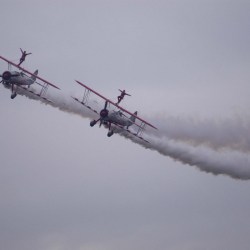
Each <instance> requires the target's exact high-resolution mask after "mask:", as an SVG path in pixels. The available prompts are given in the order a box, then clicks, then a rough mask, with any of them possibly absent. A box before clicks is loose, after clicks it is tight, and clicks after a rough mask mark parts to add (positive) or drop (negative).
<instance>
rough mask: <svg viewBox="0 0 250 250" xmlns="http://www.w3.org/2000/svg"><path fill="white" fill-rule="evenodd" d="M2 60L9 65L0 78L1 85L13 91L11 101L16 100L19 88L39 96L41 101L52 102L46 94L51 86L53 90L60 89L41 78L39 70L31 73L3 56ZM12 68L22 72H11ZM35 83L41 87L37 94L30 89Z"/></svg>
mask: <svg viewBox="0 0 250 250" xmlns="http://www.w3.org/2000/svg"><path fill="white" fill-rule="evenodd" d="M0 59H2V60H3V61H5V62H7V63H8V70H6V71H4V72H3V73H2V74H1V75H0V77H1V78H2V80H1V81H0V83H2V84H3V85H4V86H5V87H6V88H10V89H11V99H14V98H15V97H16V95H17V90H18V88H20V89H22V90H24V91H28V92H30V93H32V94H34V95H36V96H38V97H39V98H41V99H44V100H46V101H48V102H51V101H50V100H49V99H47V98H46V92H47V90H48V87H49V86H51V87H53V88H56V89H60V88H58V87H57V86H55V85H54V84H52V83H50V82H48V81H46V80H44V79H43V78H41V77H39V76H38V70H36V71H35V72H34V73H31V72H29V71H28V70H26V69H24V68H22V67H20V66H18V65H17V64H15V63H13V62H11V61H9V60H8V59H6V58H4V57H2V56H0ZM11 66H14V67H15V68H17V69H18V70H20V71H17V70H11ZM37 79H39V80H40V82H38V81H37ZM34 83H36V84H37V85H38V86H39V89H38V90H37V91H36V92H35V91H34V90H31V89H30V88H29V87H30V85H32V84H34Z"/></svg>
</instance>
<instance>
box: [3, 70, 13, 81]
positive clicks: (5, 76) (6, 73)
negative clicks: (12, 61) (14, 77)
mask: <svg viewBox="0 0 250 250" xmlns="http://www.w3.org/2000/svg"><path fill="white" fill-rule="evenodd" d="M2 78H3V80H4V81H9V80H10V78H11V73H10V72H9V71H5V72H3V74H2Z"/></svg>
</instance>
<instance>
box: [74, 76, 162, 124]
mask: <svg viewBox="0 0 250 250" xmlns="http://www.w3.org/2000/svg"><path fill="white" fill-rule="evenodd" d="M76 82H77V83H78V84H80V85H81V86H83V87H84V88H86V89H87V90H89V91H91V92H92V93H94V94H96V95H97V96H99V97H101V98H102V99H104V100H105V101H107V102H109V103H111V104H112V105H114V106H116V107H117V108H119V109H120V110H122V111H124V112H125V113H127V114H129V115H131V116H133V117H135V118H136V119H138V120H139V121H141V123H142V124H141V125H138V124H136V125H137V126H139V127H143V128H144V127H145V125H148V126H149V127H152V128H154V129H157V128H156V127H155V126H153V125H152V124H150V123H148V122H147V121H145V120H143V119H142V118H140V117H138V116H137V115H135V114H133V113H131V112H130V111H128V110H126V109H124V108H123V107H121V106H119V105H117V104H116V103H114V102H113V101H111V100H110V99H107V98H106V97H104V96H103V95H101V94H99V93H98V92H96V91H95V90H93V89H91V88H90V87H88V86H86V85H85V84H83V83H82V82H79V81H77V80H76Z"/></svg>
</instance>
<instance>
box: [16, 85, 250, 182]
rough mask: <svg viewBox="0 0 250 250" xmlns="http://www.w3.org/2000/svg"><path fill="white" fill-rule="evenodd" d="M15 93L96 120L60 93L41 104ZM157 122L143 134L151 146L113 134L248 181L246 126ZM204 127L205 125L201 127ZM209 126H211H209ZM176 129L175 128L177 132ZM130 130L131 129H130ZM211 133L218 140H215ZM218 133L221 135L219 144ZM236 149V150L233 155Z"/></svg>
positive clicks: (249, 162)
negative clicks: (154, 126) (154, 129)
mask: <svg viewBox="0 0 250 250" xmlns="http://www.w3.org/2000/svg"><path fill="white" fill-rule="evenodd" d="M31 88H32V90H33V91H36V89H35V87H33V86H31ZM18 93H19V94H20V95H25V96H27V97H28V98H31V99H35V100H39V101H41V102H43V103H45V104H48V105H51V106H53V107H56V108H58V109H60V110H62V111H65V112H69V113H73V114H77V115H80V116H82V117H84V118H90V119H93V118H96V117H95V114H94V113H93V112H91V111H90V110H88V109H87V108H84V107H83V106H82V105H80V104H79V103H77V102H75V101H74V100H73V99H72V98H71V97H70V96H69V95H66V94H64V93H63V92H62V91H57V90H50V91H48V92H47V94H46V97H47V98H48V99H50V100H51V101H52V103H50V102H47V101H46V100H40V98H38V97H36V96H35V95H33V94H31V93H27V92H26V91H23V90H22V89H18ZM91 105H96V108H97V109H100V107H99V108H98V104H97V103H96V102H94V101H93V100H92V101H91ZM156 121H158V124H156V125H157V126H158V128H159V131H153V130H150V129H149V130H148V131H146V133H145V134H144V137H145V139H146V140H148V141H150V143H146V142H144V141H142V140H140V139H138V138H136V137H134V136H132V135H131V134H129V133H128V132H126V131H124V130H120V129H117V130H116V133H118V134H120V135H121V136H123V137H125V138H127V139H130V140H131V141H133V142H134V143H137V144H140V145H141V146H143V147H144V148H147V149H151V150H155V151H157V152H159V153H160V154H162V155H165V156H169V157H171V158H173V159H174V160H177V161H180V162H182V163H184V164H188V165H191V166H196V167H198V168H199V169H200V170H202V171H205V172H209V173H212V174H215V175H218V174H224V175H228V176H230V177H232V178H236V179H242V180H248V179H250V156H249V155H248V154H247V152H248V151H249V138H248V137H247V139H246V140H244V136H243V135H245V133H246V132H247V127H246V124H244V123H243V124H241V123H239V121H237V122H236V123H234V122H233V120H230V121H231V122H232V124H230V122H228V121H227V122H225V123H220V125H219V126H218V125H216V123H212V122H211V121H206V123H205V122H203V123H194V122H193V121H189V122H186V123H185V122H182V121H181V120H180V118H176V119H173V117H171V118H169V119H165V120H160V119H156ZM178 124H179V127H178ZM180 124H182V125H180ZM197 124H198V125H197ZM204 124H208V125H207V126H203V125H204ZM211 124H214V125H213V126H212V125H211ZM239 124H241V126H239V127H240V128H241V129H242V131H244V133H243V132H242V134H240V135H238V134H237V133H236V131H237V126H238V125H239ZM167 125H169V126H167ZM175 125H177V128H176V127H175ZM223 128H224V130H223ZM230 128H231V133H230ZM131 129H133V128H132V127H131ZM217 129H218V130H217ZM232 131H233V132H234V133H232ZM214 133H215V134H216V135H217V136H214V135H213V134H214ZM220 133H222V135H221V136H220V139H219V140H218V135H220ZM227 133H229V134H227ZM197 145H199V147H198V146H197ZM236 149H239V150H238V151H236ZM240 151H242V152H240Z"/></svg>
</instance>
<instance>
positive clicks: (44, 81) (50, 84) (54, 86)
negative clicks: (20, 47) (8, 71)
mask: <svg viewBox="0 0 250 250" xmlns="http://www.w3.org/2000/svg"><path fill="white" fill-rule="evenodd" d="M0 59H2V60H4V61H5V62H7V63H9V64H11V65H13V66H15V67H16V68H18V69H21V70H22V71H24V72H26V73H28V74H29V75H31V76H34V77H36V78H37V79H39V80H41V81H42V82H43V83H45V84H47V85H49V86H51V87H53V88H56V89H60V88H58V87H57V86H56V85H54V84H52V83H50V82H48V81H46V80H45V79H43V78H41V77H40V76H36V75H34V74H33V73H31V72H29V71H28V70H27V69H24V68H22V67H20V66H18V65H17V64H15V63H13V62H11V61H9V60H8V59H6V58H4V57H2V56H0Z"/></svg>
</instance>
